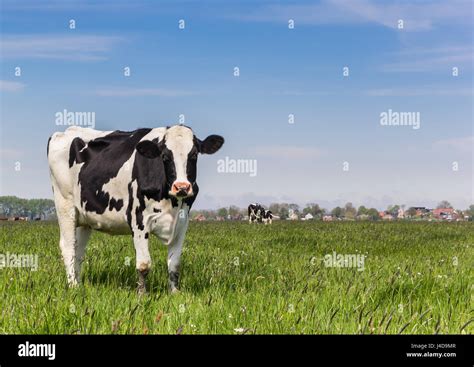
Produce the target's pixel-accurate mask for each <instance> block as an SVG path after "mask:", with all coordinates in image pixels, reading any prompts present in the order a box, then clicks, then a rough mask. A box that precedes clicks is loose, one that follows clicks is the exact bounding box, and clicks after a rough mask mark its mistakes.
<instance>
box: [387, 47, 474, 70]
mask: <svg viewBox="0 0 474 367" xmlns="http://www.w3.org/2000/svg"><path fill="white" fill-rule="evenodd" d="M390 57H391V58H393V57H395V58H397V59H398V60H397V61H396V62H393V63H390V64H385V65H383V66H382V68H381V69H382V71H386V72H423V71H432V70H440V69H445V70H446V73H450V72H451V71H452V67H454V66H456V67H458V68H459V69H460V70H459V73H460V74H462V73H463V69H464V68H469V69H470V68H471V67H472V62H473V60H474V50H473V48H472V46H471V45H466V46H463V45H456V46H444V47H433V48H417V47H412V48H409V49H404V50H401V51H399V52H397V53H396V54H394V55H393V54H392V55H390Z"/></svg>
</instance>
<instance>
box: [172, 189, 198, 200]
mask: <svg viewBox="0 0 474 367" xmlns="http://www.w3.org/2000/svg"><path fill="white" fill-rule="evenodd" d="M169 194H170V195H171V196H173V197H175V198H177V199H186V198H188V197H191V196H193V195H194V194H193V192H188V191H186V190H179V191H178V192H175V191H170V192H169Z"/></svg>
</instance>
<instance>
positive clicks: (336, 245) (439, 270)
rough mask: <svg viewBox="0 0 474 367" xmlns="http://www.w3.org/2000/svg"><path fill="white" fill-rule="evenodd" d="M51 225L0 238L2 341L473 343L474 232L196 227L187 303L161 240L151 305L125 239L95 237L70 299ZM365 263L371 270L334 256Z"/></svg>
mask: <svg viewBox="0 0 474 367" xmlns="http://www.w3.org/2000/svg"><path fill="white" fill-rule="evenodd" d="M58 237H59V232H58V227H57V225H56V224H55V223H8V224H4V225H1V226H0V254H6V253H7V252H9V253H15V254H38V261H39V264H38V265H39V267H38V270H37V271H32V270H31V269H28V268H4V269H0V295H1V296H0V310H1V317H0V333H15V334H17V333H28V334H30V333H31V334H46V333H53V334H63V333H66V334H89V333H105V334H112V333H118V334H123V333H126V334H129V333H134V334H147V333H148V334H153V333H183V334H197V333H206V334H207V333H225V334H228V333H229V334H233V333H247V334H251V333H257V334H258V333H272V334H282V333H284V334H287V333H305V334H309V333H311V334H313V333H317V334H335V333H337V334H339V333H344V334H359V333H362V334H370V333H374V334H384V333H388V334H397V333H404V334H413V333H415V334H426V333H427V334H433V333H456V334H457V333H472V331H473V328H474V322H473V320H474V307H473V288H472V284H473V272H472V270H473V265H474V263H473V260H474V250H473V249H474V224H473V223H426V222H424V223H410V222H396V223H370V222H342V223H323V222H283V221H281V222H274V224H273V225H271V226H263V225H248V224H247V223H233V222H232V223H231V222H223V223H221V222H216V223H211V222H209V223H191V225H190V228H189V231H188V235H187V239H186V247H185V250H184V253H183V258H182V269H181V274H182V277H181V291H182V292H181V293H180V294H177V295H170V294H168V291H167V270H166V261H165V259H166V248H165V247H164V246H163V245H161V244H160V243H159V242H158V241H157V240H156V239H155V238H153V239H152V240H151V243H150V248H151V253H152V258H153V261H154V264H153V270H152V271H151V273H150V274H149V276H148V288H149V293H148V294H147V295H146V296H144V297H138V296H137V294H136V291H135V289H136V280H137V278H136V272H135V268H134V263H135V261H134V248H133V245H132V241H131V237H129V236H116V237H112V236H108V235H105V234H101V233H94V234H93V236H92V238H91V240H90V242H89V246H88V249H87V254H86V261H85V263H84V267H83V272H82V281H83V284H82V285H81V286H80V287H78V288H76V289H68V288H67V286H66V276H65V270H64V266H63V263H62V261H61V256H60V250H59V246H58ZM333 251H335V252H336V253H338V254H343V255H344V254H359V255H365V256H366V258H365V263H364V270H363V271H360V270H358V269H357V268H354V267H351V268H348V267H342V268H337V267H327V266H326V265H325V262H324V261H323V257H324V256H325V255H326V254H331V253H333Z"/></svg>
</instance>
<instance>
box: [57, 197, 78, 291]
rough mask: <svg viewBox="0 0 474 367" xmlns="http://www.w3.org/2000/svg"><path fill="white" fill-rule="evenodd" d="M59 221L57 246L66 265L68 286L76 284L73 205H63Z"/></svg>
mask: <svg viewBox="0 0 474 367" xmlns="http://www.w3.org/2000/svg"><path fill="white" fill-rule="evenodd" d="M58 222H59V231H60V239H59V247H60V248H61V253H62V257H63V261H64V265H65V267H66V275H67V282H68V284H69V286H70V287H73V286H76V285H77V284H78V279H77V276H76V271H75V262H76V214H75V209H74V207H73V206H70V207H69V209H67V208H65V207H63V208H62V210H61V212H60V213H58Z"/></svg>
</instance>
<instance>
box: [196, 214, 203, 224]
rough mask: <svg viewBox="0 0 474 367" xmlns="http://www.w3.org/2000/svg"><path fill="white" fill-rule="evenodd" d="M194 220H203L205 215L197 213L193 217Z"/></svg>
mask: <svg viewBox="0 0 474 367" xmlns="http://www.w3.org/2000/svg"><path fill="white" fill-rule="evenodd" d="M194 220H195V221H196V222H204V221H205V220H206V217H205V216H204V215H203V214H199V215H197V216H196V217H195V218H194Z"/></svg>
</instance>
